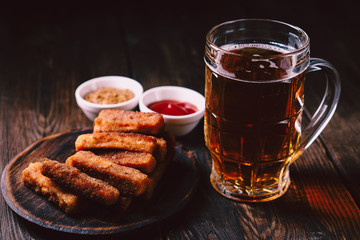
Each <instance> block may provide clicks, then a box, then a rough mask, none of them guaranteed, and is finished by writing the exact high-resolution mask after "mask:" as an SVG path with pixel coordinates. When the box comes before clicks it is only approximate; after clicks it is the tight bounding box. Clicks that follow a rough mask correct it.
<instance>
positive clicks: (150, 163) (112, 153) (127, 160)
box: [93, 149, 156, 173]
mask: <svg viewBox="0 0 360 240" xmlns="http://www.w3.org/2000/svg"><path fill="white" fill-rule="evenodd" d="M93 152H94V153H95V155H97V156H100V157H103V158H106V159H107V160H109V161H112V162H113V163H116V164H118V165H121V166H125V167H132V168H136V169H139V170H140V171H141V172H143V173H151V172H152V171H153V170H154V168H155V167H156V160H155V158H154V157H153V155H151V154H150V153H144V152H130V151H123V150H112V149H105V150H98V151H96V150H95V151H93Z"/></svg>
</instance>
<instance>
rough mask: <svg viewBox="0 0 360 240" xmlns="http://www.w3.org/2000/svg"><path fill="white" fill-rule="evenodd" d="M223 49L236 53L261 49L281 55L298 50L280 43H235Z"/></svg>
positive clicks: (224, 46)
mask: <svg viewBox="0 0 360 240" xmlns="http://www.w3.org/2000/svg"><path fill="white" fill-rule="evenodd" d="M220 48H221V49H223V50H225V51H229V52H230V51H234V50H239V49H243V48H261V49H266V50H272V51H276V52H279V53H280V54H287V53H291V52H292V51H294V50H296V49H295V48H294V47H291V46H288V45H283V44H280V43H276V45H275V43H274V44H265V43H239V44H234V43H230V44H225V45H222V46H220Z"/></svg>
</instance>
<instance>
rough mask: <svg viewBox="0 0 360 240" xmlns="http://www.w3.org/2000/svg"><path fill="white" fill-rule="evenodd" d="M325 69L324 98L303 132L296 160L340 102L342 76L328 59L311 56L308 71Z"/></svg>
mask: <svg viewBox="0 0 360 240" xmlns="http://www.w3.org/2000/svg"><path fill="white" fill-rule="evenodd" d="M315 71H324V72H325V76H326V87H325V93H324V96H323V99H322V101H321V103H320V105H319V107H318V109H317V110H316V112H315V113H314V115H313V116H312V117H311V120H310V122H309V124H308V125H307V126H306V127H305V129H304V130H303V133H302V134H301V140H300V145H299V148H298V150H297V151H296V152H295V154H294V155H293V157H292V162H293V161H295V160H296V159H297V158H298V157H299V156H300V155H301V154H302V153H303V152H304V151H305V150H306V149H307V148H308V147H309V146H310V145H311V144H312V143H313V142H314V141H315V139H316V138H317V137H318V136H319V134H320V133H321V132H322V130H323V129H324V128H325V127H326V125H327V124H328V123H329V121H330V119H331V117H332V116H333V115H334V113H335V109H336V107H337V104H338V102H339V98H340V92H341V83H340V77H339V74H338V72H337V71H336V69H335V68H334V67H333V66H332V65H331V64H330V63H329V62H328V61H326V60H324V59H321V58H311V59H310V65H309V67H308V69H307V70H306V73H310V72H315Z"/></svg>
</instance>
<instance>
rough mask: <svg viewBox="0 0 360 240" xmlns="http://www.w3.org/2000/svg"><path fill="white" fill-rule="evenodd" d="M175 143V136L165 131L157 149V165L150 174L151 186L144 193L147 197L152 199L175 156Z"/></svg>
mask: <svg viewBox="0 0 360 240" xmlns="http://www.w3.org/2000/svg"><path fill="white" fill-rule="evenodd" d="M175 145H176V140H175V137H174V136H173V135H172V134H170V133H167V132H165V134H163V138H158V140H157V149H156V151H155V152H156V156H157V165H156V168H155V169H154V171H153V172H151V173H150V174H149V187H148V188H147V189H146V191H145V192H144V194H143V195H142V197H144V198H145V199H150V198H151V197H152V195H153V194H154V191H155V188H156V186H157V185H158V182H159V181H160V179H161V177H162V176H163V174H164V172H165V170H166V168H167V166H168V165H169V163H170V162H171V160H172V159H173V157H174V153H175Z"/></svg>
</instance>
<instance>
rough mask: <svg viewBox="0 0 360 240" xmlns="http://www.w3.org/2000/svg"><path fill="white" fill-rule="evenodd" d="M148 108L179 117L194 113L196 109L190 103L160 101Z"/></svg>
mask: <svg viewBox="0 0 360 240" xmlns="http://www.w3.org/2000/svg"><path fill="white" fill-rule="evenodd" d="M148 108H150V109H151V110H153V111H154V112H158V113H161V114H166V115H173V116H181V115H187V114H191V113H194V112H196V111H197V110H198V109H197V108H196V106H194V105H193V104H191V103H188V102H180V101H176V100H162V101H158V102H153V103H150V104H149V106H148Z"/></svg>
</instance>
